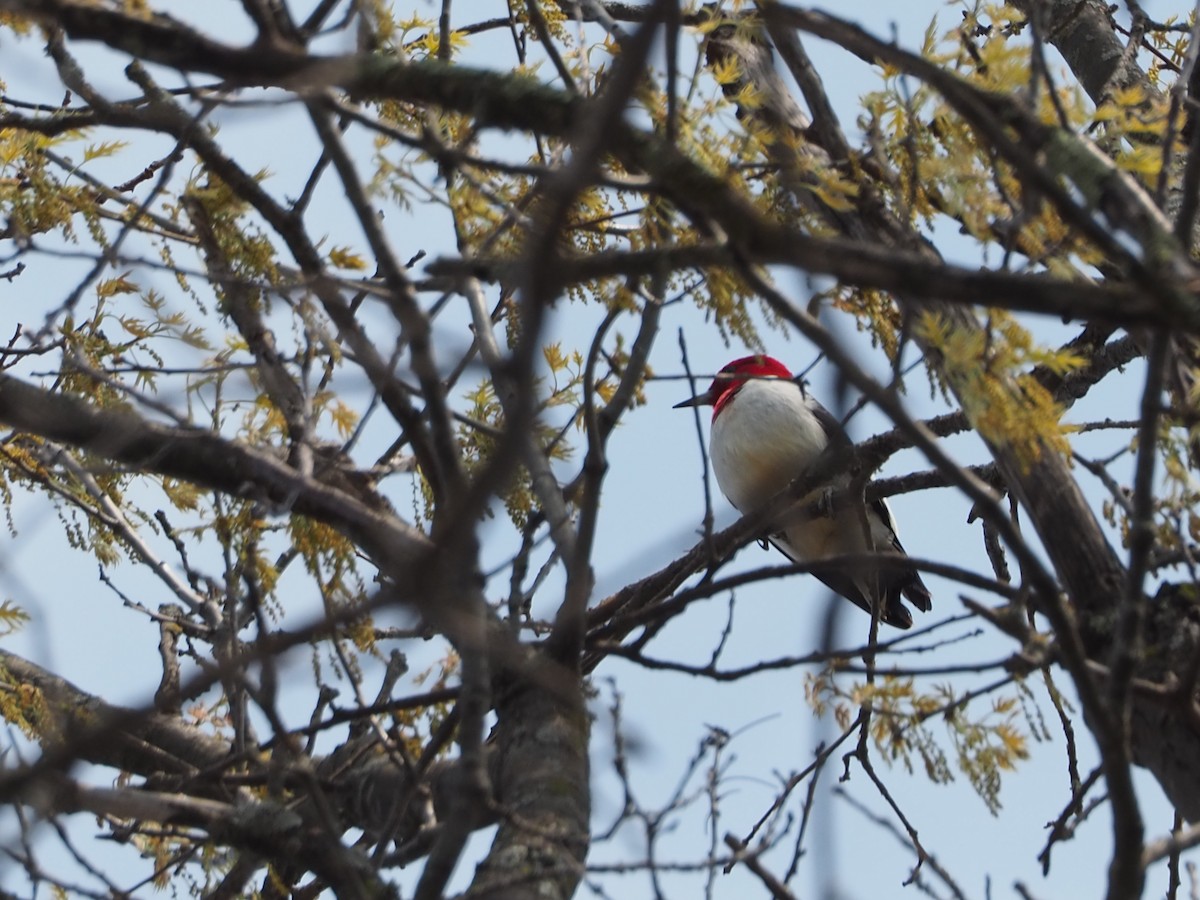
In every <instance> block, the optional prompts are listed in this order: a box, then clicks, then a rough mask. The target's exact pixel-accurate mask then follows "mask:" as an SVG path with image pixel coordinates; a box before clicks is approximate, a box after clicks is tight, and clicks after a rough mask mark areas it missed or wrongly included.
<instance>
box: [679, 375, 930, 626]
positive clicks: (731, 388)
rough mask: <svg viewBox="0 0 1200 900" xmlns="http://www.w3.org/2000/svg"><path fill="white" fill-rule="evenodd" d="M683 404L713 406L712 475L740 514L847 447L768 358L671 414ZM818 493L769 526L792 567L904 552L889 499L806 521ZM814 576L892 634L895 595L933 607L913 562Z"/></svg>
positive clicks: (825, 413)
mask: <svg viewBox="0 0 1200 900" xmlns="http://www.w3.org/2000/svg"><path fill="white" fill-rule="evenodd" d="M687 406H711V407H712V408H713V414H712V438H711V444H712V447H711V450H710V455H711V457H712V464H713V470H714V471H715V472H716V474H717V484H718V485H720V487H721V493H723V494H724V495H725V496H726V497H727V498H728V499H729V502H730V503H732V504H733V505H734V506H735V507H737V509H738V510H739V511H740V512H743V513H748V512H752V511H754V510H756V509H758V508H759V507H761V506H763V505H764V504H765V503H766V502H767V501H768V500H770V499H771V498H772V497H774V496H775V495H776V494H778V493H779V492H780V491H782V490H783V489H784V488H785V487H787V486H788V485H789V484H790V483H791V482H792V481H794V480H795V479H796V478H798V477H800V476H801V475H803V474H804V472H805V471H806V470H807V469H808V467H809V466H811V465H812V464H813V463H814V462H816V460H817V457H819V456H820V455H821V454H822V453H824V452H825V450H826V448H829V447H833V449H834V451H841V450H847V451H848V450H849V449H850V447H851V443H850V439H849V437H847V435H846V432H845V431H844V430H843V429H842V425H841V423H840V422H839V421H838V420H837V418H836V417H835V416H834V415H833V413H831V412H830V411H829V410H827V409H826V408H825V407H823V406H822V405H821V404H820V403H818V402H817V401H816V400H814V399H813V398H812V397H810V396H809V395H808V392H807V391H806V390H805V386H804V382H803V381H801V380H799V379H797V378H794V377H793V375H792V373H791V372H789V371H788V369H787V367H786V366H785V365H784V364H783V363H781V362H780V361H779V360H777V359H773V358H772V357H770V356H746V357H743V358H741V359H735V360H734V361H733V362H731V363H729V364H728V365H727V366H725V367H724V368H723V369H721V371H720V372H718V373H717V377H716V378H714V379H713V383H712V385H711V386H710V387H709V389H708V390H707V391H705V392H704V393H703V394H697V395H696V396H695V397H692V398H691V399H690V400H684V401H683V402H682V403H677V404H675V408H676V409H679V408H681V407H687ZM820 494H821V491H820V490H818V491H814V492H812V493H811V494H809V495H808V496H806V497H804V498H803V499H801V500H799V501H797V505H796V507H795V509H796V510H798V511H799V513H793V514H792V515H791V516H790V517H788V516H784V518H783V519H782V521H779V522H776V523H774V524H773V526H772V527H773V528H776V529H777V530H775V531H773V532H772V534H771V535H770V537H769V538H768V540H769V541H770V542H771V543H772V544H773V545H774V546H775V547H776V548H778V549H779V550H780V551H781V552H782V553H783V555H784V556H786V557H787V558H788V559H790V560H792V562H797V563H804V562H813V561H815V560H821V559H826V558H828V557H831V556H840V555H843V554H863V553H872V552H874V553H889V554H895V555H898V556H905V555H906V554H905V552H904V548H903V547H902V546H900V539H899V537H898V536H897V534H896V523H895V520H894V519H893V518H892V513H891V510H890V509H889V508H888V505H887V503H886V501H884V500H875V501H873V502H872V503H870V504H868V506H867V508H866V510H865V511H864V510H863V509H862V508H861V507H860V508H858V509H854V508H853V506H851V507H849V508H845V505H844V504H843V508H840V509H835V510H834V512H833V514H832V515H831V516H806V515H804V514H803V511H804V510H805V508H806V507H808V506H810V505H811V504H812V503H814V502H816V501H817V500H818V499H819V497H820ZM864 513H865V514H864ZM864 526H865V527H864ZM868 531H869V533H870V541H869V542H868V540H867V532H868ZM814 574H816V576H817V578H819V579H820V580H821V581H823V582H824V583H825V584H826V585H827V586H828V587H830V588H831V589H832V590H834V591H836V592H837V593H839V594H841V595H842V596H843V597H845V598H846V599H847V600H850V601H851V602H853V603H854V604H855V605H856V606H859V607H861V608H862V609H864V610H866V611H867V612H868V613H869V612H871V611H872V610H873V609H876V608H878V609H879V618H880V621H883V622H886V623H887V624H888V625H894V626H895V627H897V628H910V627H912V622H913V619H912V613H910V612H909V610H908V608H907V607H905V606H904V604H903V603H902V602H901V600H900V598H901V596H903V597H905V598H907V599H908V601H909V603H911V604H912V605H913V606H915V607H916V608H917V609H919V610H921V611H922V612H928V611H929V610H930V608H931V607H932V605H933V600H932V598H931V597H930V595H929V589H928V588H927V587H926V586H925V583H924V582H923V581H921V576H920V575H919V574H918V572H917V570H916V569H914V568H912V567H911V566H902V567H896V566H888V567H873V566H871V565H869V564H855V565H854V566H853V567H849V566H848V567H846V568H844V569H843V570H840V571H830V570H825V571H822V572H817V573H814Z"/></svg>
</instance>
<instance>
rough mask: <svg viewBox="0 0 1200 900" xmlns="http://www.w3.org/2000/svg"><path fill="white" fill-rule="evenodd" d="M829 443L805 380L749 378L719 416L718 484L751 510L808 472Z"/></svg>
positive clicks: (715, 431)
mask: <svg viewBox="0 0 1200 900" xmlns="http://www.w3.org/2000/svg"><path fill="white" fill-rule="evenodd" d="M827 443H828V438H827V436H826V434H825V430H824V429H823V428H822V427H821V423H820V422H819V421H818V420H817V418H816V416H815V415H813V412H812V410H810V409H809V407H808V403H807V400H806V398H805V396H804V392H803V391H802V390H801V389H800V386H799V385H797V384H795V383H794V382H791V381H784V380H782V379H780V380H757V381H748V382H747V383H746V384H744V385H742V387H741V389H740V390H739V391H738V392H737V394H736V395H734V397H733V398H732V399H730V400H729V402H728V403H726V404H725V405H724V406H723V407H722V408H721V410H720V412H719V413H718V415H717V417H716V419H714V420H713V424H712V451H711V453H712V463H713V470H714V471H715V472H716V474H717V484H718V485H719V486H720V488H721V492H722V493H723V494H724V495H725V496H726V497H728V498H729V502H730V503H732V504H733V505H734V506H736V507H737V508H738V509H739V510H741V511H742V512H749V511H750V510H752V509H754V508H756V507H758V506H761V505H762V504H763V503H765V502H766V501H767V500H769V499H771V497H773V496H774V495H775V494H778V493H779V492H780V491H781V490H783V489H784V488H785V487H787V485H788V484H789V483H790V482H791V481H792V480H793V479H795V478H797V477H798V476H799V475H800V474H802V473H803V472H804V470H805V469H806V468H807V467H808V466H809V465H811V464H812V463H813V461H814V460H815V459H816V458H817V457H818V456H820V454H821V451H823V450H824V449H825V446H826V444H827Z"/></svg>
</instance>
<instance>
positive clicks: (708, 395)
mask: <svg viewBox="0 0 1200 900" xmlns="http://www.w3.org/2000/svg"><path fill="white" fill-rule="evenodd" d="M712 403H713V397H712V391H705V392H704V393H703V394H697V395H696V396H695V397H693V398H692V399H691V400H684V401H683V402H682V403H676V404H675V405H674V406H672V407H671V409H683V408H684V407H685V406H712Z"/></svg>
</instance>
